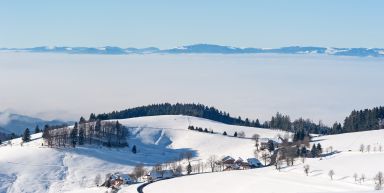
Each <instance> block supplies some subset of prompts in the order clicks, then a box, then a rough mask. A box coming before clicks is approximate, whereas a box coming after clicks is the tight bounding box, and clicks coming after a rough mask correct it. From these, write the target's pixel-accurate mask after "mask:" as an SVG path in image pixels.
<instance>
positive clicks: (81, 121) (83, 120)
mask: <svg viewBox="0 0 384 193" xmlns="http://www.w3.org/2000/svg"><path fill="white" fill-rule="evenodd" d="M85 122H87V121H86V120H85V119H84V117H80V120H79V124H83V123H85Z"/></svg>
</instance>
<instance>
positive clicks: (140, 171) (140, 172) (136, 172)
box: [133, 164, 145, 179]
mask: <svg viewBox="0 0 384 193" xmlns="http://www.w3.org/2000/svg"><path fill="white" fill-rule="evenodd" d="M144 174H145V169H144V165H142V164H139V165H137V166H135V168H134V169H133V176H134V177H135V178H136V179H139V178H140V177H142V176H144Z"/></svg>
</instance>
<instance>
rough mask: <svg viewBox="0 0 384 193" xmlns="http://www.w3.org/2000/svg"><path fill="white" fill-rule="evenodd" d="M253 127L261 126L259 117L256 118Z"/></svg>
mask: <svg viewBox="0 0 384 193" xmlns="http://www.w3.org/2000/svg"><path fill="white" fill-rule="evenodd" d="M255 127H261V125H260V121H259V119H256V122H255Z"/></svg>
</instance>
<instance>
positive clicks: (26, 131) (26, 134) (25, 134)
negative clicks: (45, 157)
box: [22, 128, 31, 142]
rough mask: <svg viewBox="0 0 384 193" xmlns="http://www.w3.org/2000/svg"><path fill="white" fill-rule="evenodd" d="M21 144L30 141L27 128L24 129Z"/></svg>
mask: <svg viewBox="0 0 384 193" xmlns="http://www.w3.org/2000/svg"><path fill="white" fill-rule="evenodd" d="M22 140H23V142H28V141H31V132H30V131H29V129H28V128H26V129H25V130H24V134H23V138H22Z"/></svg>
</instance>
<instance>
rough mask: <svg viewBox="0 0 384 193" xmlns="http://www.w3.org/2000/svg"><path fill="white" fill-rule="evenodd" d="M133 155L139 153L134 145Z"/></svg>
mask: <svg viewBox="0 0 384 193" xmlns="http://www.w3.org/2000/svg"><path fill="white" fill-rule="evenodd" d="M132 153H134V154H136V153H137V150H136V145H133V147H132Z"/></svg>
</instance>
